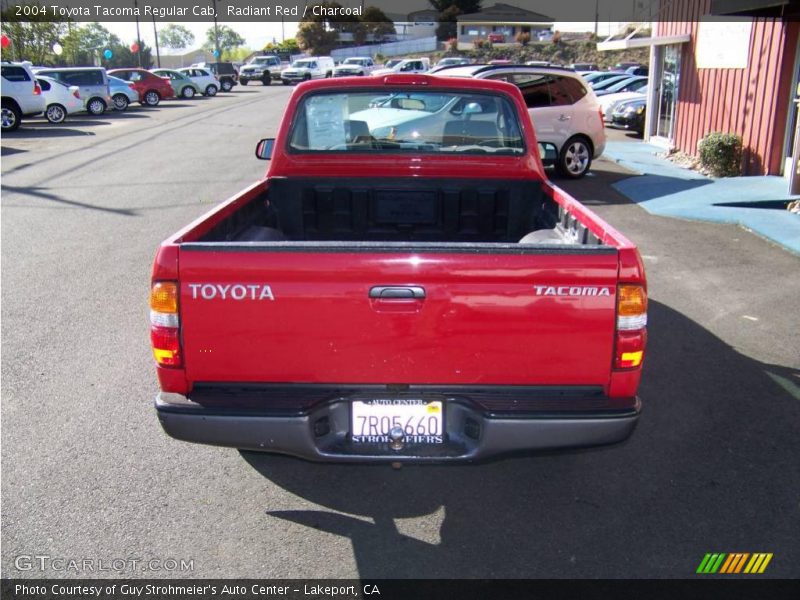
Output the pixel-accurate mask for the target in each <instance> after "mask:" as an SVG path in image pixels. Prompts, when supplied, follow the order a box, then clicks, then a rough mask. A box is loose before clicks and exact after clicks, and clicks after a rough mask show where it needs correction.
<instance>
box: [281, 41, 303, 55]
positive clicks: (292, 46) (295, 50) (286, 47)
mask: <svg viewBox="0 0 800 600" xmlns="http://www.w3.org/2000/svg"><path fill="white" fill-rule="evenodd" d="M278 52H286V53H288V54H300V45H299V44H298V43H297V40H296V39H294V38H289V39H288V40H284V41H282V42H281V43H280V44H278Z"/></svg>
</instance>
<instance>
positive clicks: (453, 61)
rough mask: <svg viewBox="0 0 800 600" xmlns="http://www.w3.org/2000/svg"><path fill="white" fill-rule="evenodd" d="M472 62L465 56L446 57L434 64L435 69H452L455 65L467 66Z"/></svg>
mask: <svg viewBox="0 0 800 600" xmlns="http://www.w3.org/2000/svg"><path fill="white" fill-rule="evenodd" d="M471 63H472V61H471V60H470V59H469V58H467V57H466V56H448V57H447V58H443V59H442V60H440V61H439V62H437V63H436V68H437V69H438V68H439V67H453V66H456V65H469V64H471Z"/></svg>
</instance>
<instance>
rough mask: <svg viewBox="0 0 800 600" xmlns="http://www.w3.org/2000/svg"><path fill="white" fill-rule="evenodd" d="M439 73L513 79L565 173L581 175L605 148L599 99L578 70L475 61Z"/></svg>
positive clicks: (557, 162) (575, 175) (543, 137)
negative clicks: (552, 147)
mask: <svg viewBox="0 0 800 600" xmlns="http://www.w3.org/2000/svg"><path fill="white" fill-rule="evenodd" d="M438 75H441V76H446V77H475V78H478V79H495V80H501V81H508V82H509V83H513V84H514V85H516V86H517V87H519V88H520V90H521V91H522V95H523V97H524V98H525V104H526V105H527V107H528V113H529V114H530V116H531V119H532V120H533V124H534V126H535V128H536V135H537V137H538V139H539V141H541V142H545V143H550V144H553V145H555V147H556V150H557V152H558V159H557V161H556V167H557V169H558V171H559V172H560V173H561V174H562V175H563V176H565V177H570V178H578V177H583V176H584V175H586V173H588V172H589V169H590V167H591V165H592V160H593V159H594V158H597V157H599V156H600V155H601V154H602V153H603V151H604V150H605V146H606V133H605V127H604V123H603V118H602V114H601V112H600V103H599V102H598V101H597V97H596V96H595V95H594V92H592V90H591V88H590V87H589V86H588V85H587V84H586V82H585V81H584V80H583V78H582V77H581V76H580V75H578V74H577V73H575V72H573V71H570V70H568V69H559V68H554V67H531V66H521V65H511V66H491V65H489V66H487V65H472V66H468V67H456V68H452V69H445V70H443V71H441V72H440V73H438Z"/></svg>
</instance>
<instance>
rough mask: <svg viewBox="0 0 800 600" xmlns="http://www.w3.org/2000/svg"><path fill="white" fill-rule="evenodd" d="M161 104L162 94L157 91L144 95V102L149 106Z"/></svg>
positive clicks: (150, 91)
mask: <svg viewBox="0 0 800 600" xmlns="http://www.w3.org/2000/svg"><path fill="white" fill-rule="evenodd" d="M159 102H161V94H159V93H158V92H157V91H155V90H149V91H147V92H145V94H144V102H143V104H146V105H147V106H158V103H159Z"/></svg>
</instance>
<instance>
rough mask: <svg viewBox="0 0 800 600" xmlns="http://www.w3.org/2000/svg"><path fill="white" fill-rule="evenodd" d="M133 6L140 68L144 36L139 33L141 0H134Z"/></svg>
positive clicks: (140, 66) (140, 65)
mask: <svg viewBox="0 0 800 600" xmlns="http://www.w3.org/2000/svg"><path fill="white" fill-rule="evenodd" d="M133 6H134V8H135V9H136V10H135V11H134V12H135V13H136V56H137V58H138V59H139V68H140V69H141V68H142V36H141V34H140V33H139V0H133Z"/></svg>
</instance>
